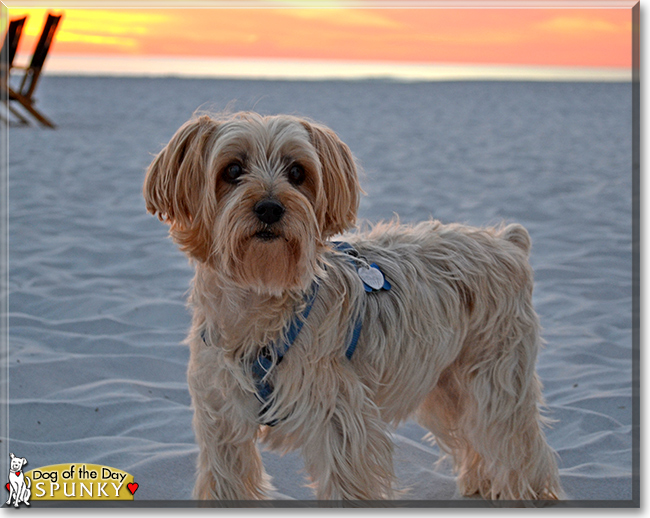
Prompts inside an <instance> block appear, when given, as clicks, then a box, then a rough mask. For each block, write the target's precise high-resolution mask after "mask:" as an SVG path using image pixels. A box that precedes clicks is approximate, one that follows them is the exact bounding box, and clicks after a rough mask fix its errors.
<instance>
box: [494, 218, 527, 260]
mask: <svg viewBox="0 0 650 518" xmlns="http://www.w3.org/2000/svg"><path fill="white" fill-rule="evenodd" d="M501 237H502V238H503V239H505V240H507V241H510V242H511V243H512V244H514V245H517V246H518V247H519V248H521V249H522V250H523V251H524V252H526V255H528V254H530V249H531V247H532V242H531V240H530V235H529V234H528V231H527V230H526V229H525V228H524V227H522V226H521V225H519V224H518V223H512V224H511V225H508V226H506V227H505V228H504V229H503V230H502V232H501Z"/></svg>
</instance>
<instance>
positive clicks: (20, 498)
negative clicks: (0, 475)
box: [6, 453, 32, 507]
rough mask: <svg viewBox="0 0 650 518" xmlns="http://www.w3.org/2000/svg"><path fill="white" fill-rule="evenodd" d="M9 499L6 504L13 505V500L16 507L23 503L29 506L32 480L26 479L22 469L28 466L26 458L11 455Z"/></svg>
mask: <svg viewBox="0 0 650 518" xmlns="http://www.w3.org/2000/svg"><path fill="white" fill-rule="evenodd" d="M9 457H10V458H11V460H10V461H9V488H8V489H9V499H8V500H7V502H6V504H7V505H11V499H12V498H13V500H14V507H18V504H20V503H21V502H22V503H24V504H25V505H27V506H29V505H30V504H29V499H30V497H31V496H32V492H31V490H30V487H31V485H32V484H31V480H30V479H29V477H26V476H25V474H24V473H23V471H22V469H23V466H24V465H25V464H27V459H26V458H24V457H23V458H19V457H16V456H15V455H14V454H13V453H10V454H9Z"/></svg>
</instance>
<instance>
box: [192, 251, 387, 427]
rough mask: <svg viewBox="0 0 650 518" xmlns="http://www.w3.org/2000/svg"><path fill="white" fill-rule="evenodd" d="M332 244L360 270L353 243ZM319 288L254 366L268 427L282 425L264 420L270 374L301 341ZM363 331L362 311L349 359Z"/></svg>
mask: <svg viewBox="0 0 650 518" xmlns="http://www.w3.org/2000/svg"><path fill="white" fill-rule="evenodd" d="M331 244H332V246H333V247H334V249H335V250H336V251H338V252H341V253H343V254H345V255H346V256H347V259H348V262H349V263H350V265H351V267H352V268H354V270H355V271H357V263H358V262H359V254H358V252H357V250H356V249H355V248H354V247H353V246H352V245H350V244H349V243H345V242H343V241H332V243H331ZM371 267H373V268H376V269H377V270H379V267H378V266H377V265H375V264H374V263H373V264H372V265H371ZM384 282H385V283H384V286H383V287H382V288H372V287H370V286H368V284H366V282H365V281H363V279H362V283H363V286H364V289H365V291H366V292H373V291H377V290H379V289H385V290H388V289H390V284H389V283H388V281H384ZM319 287H320V285H319V283H318V281H317V280H315V281H314V282H313V283H312V285H311V288H310V290H309V292H308V295H306V296H305V308H304V309H303V311H302V313H301V314H300V315H297V316H295V317H294V319H293V320H292V321H291V324H290V325H289V328H288V329H287V332H286V334H285V337H284V340H283V341H282V342H281V343H280V344H274V343H270V344H268V345H266V346H265V347H264V348H262V350H261V351H260V353H259V354H258V356H257V358H256V359H255V361H254V362H253V364H252V366H251V371H252V375H253V379H254V381H255V388H256V393H255V397H256V398H257V400H258V401H259V402H260V403H262V407H261V408H260V411H259V416H260V422H261V424H265V425H267V426H274V425H276V424H277V423H278V422H279V419H271V420H268V421H263V420H262V417H261V416H263V415H264V413H265V412H266V410H267V409H268V407H269V406H270V405H271V399H272V395H273V384H272V383H271V382H270V379H269V375H270V373H271V370H272V369H273V366H274V365H276V366H277V365H279V364H280V362H282V359H283V358H284V355H285V354H286V353H287V351H288V350H289V348H290V347H291V346H292V345H293V343H294V342H295V341H296V339H297V338H298V334H299V333H300V330H301V329H302V327H303V325H304V324H305V321H306V320H307V317H308V316H309V313H310V312H311V308H312V307H313V305H314V301H315V300H316V296H317V295H318V289H319ZM362 329H363V317H362V314H361V312H359V315H358V317H357V320H356V322H355V324H354V328H353V330H352V335H351V337H350V343H349V344H348V347H347V349H346V350H345V357H346V358H347V359H348V360H351V359H352V356H353V355H354V351H355V350H356V348H357V343H358V342H359V336H360V335H361V330H362ZM205 334H206V331H205V330H204V331H203V332H202V333H201V338H202V339H203V342H204V343H205V344H206V345H208V342H207V340H206V338H205ZM274 356H275V363H274V362H273V357H274Z"/></svg>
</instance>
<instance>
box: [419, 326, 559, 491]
mask: <svg viewBox="0 0 650 518" xmlns="http://www.w3.org/2000/svg"><path fill="white" fill-rule="evenodd" d="M511 322H513V323H512V325H511V327H510V329H509V330H507V332H505V333H499V336H506V337H508V338H507V339H505V340H504V341H503V342H502V343H501V344H499V346H498V348H496V349H490V347H489V346H488V347H486V346H484V345H481V344H477V343H473V344H470V345H469V347H471V348H472V350H473V351H472V352H476V351H481V350H482V351H484V352H487V354H481V355H480V356H481V357H480V358H478V357H476V356H475V357H474V358H472V359H470V360H469V361H466V358H463V354H462V353H461V357H460V359H459V360H458V362H457V363H455V364H453V365H452V366H451V367H449V368H448V369H447V371H445V372H444V373H443V375H442V376H441V379H440V382H439V383H438V385H437V386H436V388H435V389H434V390H433V391H432V392H431V393H430V394H429V396H428V397H427V398H426V400H425V401H424V402H423V404H422V405H421V406H420V408H419V410H418V413H417V417H418V421H419V422H420V423H421V424H422V425H424V426H426V427H427V428H428V429H429V430H431V432H432V433H433V434H434V435H435V436H436V439H437V442H438V444H439V445H440V447H441V449H442V450H443V451H445V452H446V453H449V454H450V455H451V456H452V457H453V459H454V464H455V468H456V471H457V472H458V485H459V489H460V491H461V492H462V493H463V494H465V495H471V494H474V493H480V494H481V496H483V497H484V498H490V499H497V498H498V499H507V500H534V499H557V498H559V497H560V496H561V494H562V493H561V489H560V483H559V475H558V469H557V462H556V454H555V452H553V450H552V449H551V448H550V446H549V445H548V444H547V442H546V438H545V436H544V433H543V431H542V426H543V424H544V419H543V418H542V416H541V415H540V411H539V406H540V405H541V404H542V403H543V400H542V395H541V384H540V382H539V379H538V377H537V375H536V373H535V370H534V368H535V361H536V356H537V350H538V348H539V344H540V338H539V334H538V325H537V320H536V317H533V318H532V319H531V320H530V321H529V322H528V323H523V324H522V322H521V321H518V322H517V319H512V320H511ZM468 356H473V355H472V353H470V352H468Z"/></svg>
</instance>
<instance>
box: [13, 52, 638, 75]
mask: <svg viewBox="0 0 650 518" xmlns="http://www.w3.org/2000/svg"><path fill="white" fill-rule="evenodd" d="M27 57H28V56H26V55H24V54H19V55H18V56H17V58H18V60H19V61H21V60H23V61H24V60H26V59H27ZM45 71H46V73H48V74H51V75H59V76H60V75H66V76H70V75H77V76H118V77H120V76H123V77H169V76H175V77H185V78H197V79H201V78H211V79H258V80H363V79H390V80H396V81H405V82H412V81H454V80H456V81H458V80H461V81H462V80H504V81H592V82H631V81H632V70H631V69H629V68H609V67H567V66H536V65H502V64H460V63H455V64H452V63H412V62H407V63H404V62H383V61H341V60H323V59H321V60H316V59H309V60H307V59H278V58H273V59H266V58H264V59H261V58H227V57H219V58H204V57H167V56H117V55H113V56H110V55H108V56H88V55H61V54H55V55H53V56H51V57H50V58H49V59H48V61H47V63H46V66H45Z"/></svg>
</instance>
